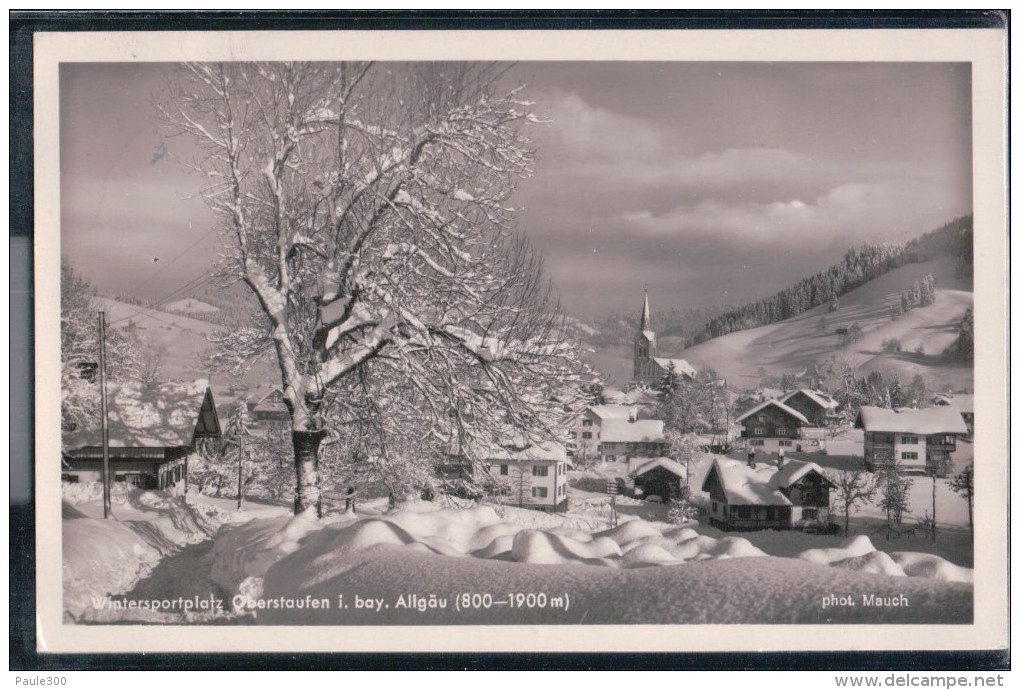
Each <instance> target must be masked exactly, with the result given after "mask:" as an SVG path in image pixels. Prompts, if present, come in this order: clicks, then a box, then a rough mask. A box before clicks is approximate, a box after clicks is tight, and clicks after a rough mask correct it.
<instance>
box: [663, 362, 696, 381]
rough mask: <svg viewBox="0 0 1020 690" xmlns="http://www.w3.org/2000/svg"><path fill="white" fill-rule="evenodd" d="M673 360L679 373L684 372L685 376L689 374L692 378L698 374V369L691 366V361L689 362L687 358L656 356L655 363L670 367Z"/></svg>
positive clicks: (664, 367) (665, 367)
mask: <svg viewBox="0 0 1020 690" xmlns="http://www.w3.org/2000/svg"><path fill="white" fill-rule="evenodd" d="M671 362H672V364H673V366H674V367H676V371H677V373H678V374H683V375H684V376H689V377H691V378H694V377H695V376H697V374H698V370H697V369H695V368H694V367H693V366H691V364H690V362H688V361H687V360H686V359H672V358H669V357H656V358H655V363H656V364H658V365H659V366H660V367H662V368H663V369H669V365H670V363H671Z"/></svg>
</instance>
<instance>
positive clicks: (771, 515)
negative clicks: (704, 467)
mask: <svg viewBox="0 0 1020 690" xmlns="http://www.w3.org/2000/svg"><path fill="white" fill-rule="evenodd" d="M832 488H833V484H832V483H831V482H830V481H829V480H828V479H826V478H825V475H824V474H823V473H822V469H821V468H820V467H819V466H818V465H816V464H815V463H813V462H805V461H803V460H787V461H786V462H785V464H784V465H783V466H782V467H781V468H777V467H776V466H774V465H768V464H758V465H756V466H755V467H751V466H749V465H747V464H746V463H744V462H741V461H739V460H729V459H723V458H717V459H716V460H715V461H713V463H712V467H711V468H710V469H709V471H708V474H707V475H705V480H704V482H703V483H702V486H701V490H702V491H704V492H706V493H707V494H708V495H709V499H710V501H711V505H710V508H709V516H710V522H711V523H712V524H713V525H715V526H716V527H719V528H720V529H725V530H760V529H774V530H789V529H798V530H805V531H818V530H821V529H823V528H824V527H825V525H826V524H828V521H829V491H830V489H832Z"/></svg>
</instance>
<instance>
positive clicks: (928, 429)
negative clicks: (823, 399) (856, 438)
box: [854, 406, 967, 477]
mask: <svg viewBox="0 0 1020 690" xmlns="http://www.w3.org/2000/svg"><path fill="white" fill-rule="evenodd" d="M854 426H855V427H856V428H858V429H864V464H865V465H866V466H867V467H868V469H869V470H870V469H874V468H875V466H876V465H881V464H886V463H889V462H895V463H896V464H897V465H899V466H900V467H902V468H903V469H904V470H906V471H908V472H923V473H924V474H929V475H935V476H938V477H945V476H947V475H948V473H949V471H950V469H951V464H952V453H953V451H955V450H956V437H957V436H964V435H966V434H967V425H966V424H965V423H964V421H963V417H962V416H961V414H960V412H959V410H957V409H955V408H952V407H946V406H941V407H929V408H925V409H923V410H917V409H900V410H889V409H886V408H883V407H870V406H864V407H861V411H860V412H859V413H858V415H857V419H856V421H855V422H854Z"/></svg>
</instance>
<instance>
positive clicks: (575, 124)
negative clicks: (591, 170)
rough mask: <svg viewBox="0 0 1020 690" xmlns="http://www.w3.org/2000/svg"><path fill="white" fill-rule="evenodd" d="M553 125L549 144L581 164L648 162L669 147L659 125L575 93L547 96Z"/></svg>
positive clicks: (559, 93) (556, 92) (547, 139)
mask: <svg viewBox="0 0 1020 690" xmlns="http://www.w3.org/2000/svg"><path fill="white" fill-rule="evenodd" d="M545 100H546V102H547V103H548V107H549V112H548V115H549V116H550V117H551V118H552V124H551V125H550V128H549V130H548V131H547V132H546V135H545V136H542V135H540V136H542V138H543V139H545V140H546V143H548V144H550V145H552V146H554V147H555V148H556V149H558V151H557V154H558V155H559V156H564V157H566V158H567V159H572V160H578V161H590V162H594V161H599V160H602V161H620V160H647V159H648V158H649V157H659V156H661V155H662V154H663V148H664V147H665V146H667V140H668V136H667V132H666V131H665V130H664V129H663V128H662V127H661V126H660V125H658V124H655V123H652V122H650V121H648V120H644V119H641V118H637V117H631V116H629V115H623V114H620V113H615V112H613V111H611V110H608V109H606V108H602V107H598V106H592V105H589V104H588V103H586V102H585V101H584V100H583V99H582V98H581V97H580V96H578V95H577V94H576V93H574V92H561V91H556V90H554V91H552V92H550V93H549V94H548V95H547V97H546V99H545Z"/></svg>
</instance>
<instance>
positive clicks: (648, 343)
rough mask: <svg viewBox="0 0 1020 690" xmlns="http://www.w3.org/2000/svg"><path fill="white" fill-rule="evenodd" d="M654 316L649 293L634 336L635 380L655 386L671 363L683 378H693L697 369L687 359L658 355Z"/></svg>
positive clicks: (646, 295)
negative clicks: (652, 315)
mask: <svg viewBox="0 0 1020 690" xmlns="http://www.w3.org/2000/svg"><path fill="white" fill-rule="evenodd" d="M651 323H652V317H651V312H650V311H649V309H648V293H647V292H646V293H645V303H644V307H643V309H642V310H641V324H640V325H639V326H638V331H637V335H635V336H634V382H635V383H637V384H639V385H643V386H651V387H655V386H657V385H658V384H659V381H660V380H661V379H662V377H663V375H664V374H665V373H666V371H668V370H669V366H670V364H672V365H673V367H674V369H675V370H676V373H677V374H678V375H679V376H681V377H682V378H686V379H693V378H694V377H695V376H696V375H697V373H698V372H697V370H696V369H695V368H694V367H693V366H691V365H690V363H689V362H687V360H683V359H670V358H668V357H657V356H656V344H655V331H653V330H652V327H651Z"/></svg>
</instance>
